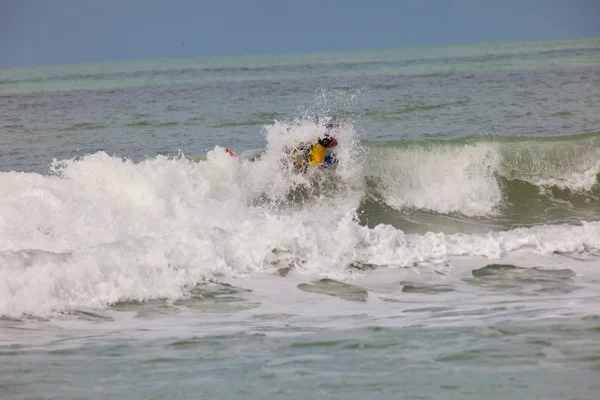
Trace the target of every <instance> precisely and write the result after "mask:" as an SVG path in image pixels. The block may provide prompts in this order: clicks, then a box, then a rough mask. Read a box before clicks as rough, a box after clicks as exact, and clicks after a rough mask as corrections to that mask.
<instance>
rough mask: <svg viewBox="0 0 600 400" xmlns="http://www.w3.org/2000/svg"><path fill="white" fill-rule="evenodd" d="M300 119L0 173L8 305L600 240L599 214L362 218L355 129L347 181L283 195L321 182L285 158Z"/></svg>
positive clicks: (348, 135)
mask: <svg viewBox="0 0 600 400" xmlns="http://www.w3.org/2000/svg"><path fill="white" fill-rule="evenodd" d="M288 127H289V125H288V126H285V125H284V124H282V125H277V124H276V125H275V126H274V127H273V128H270V129H272V130H268V132H267V135H268V137H269V146H268V148H267V151H266V153H265V156H264V157H262V158H261V159H260V160H258V161H256V162H250V161H248V160H239V159H235V158H233V157H230V156H229V155H227V154H226V153H225V151H224V149H222V148H218V147H217V148H215V149H214V150H211V151H210V152H209V153H208V154H207V158H206V160H205V161H200V162H191V161H189V160H186V159H185V158H175V159H171V158H166V157H162V156H158V157H156V158H154V159H149V160H146V161H143V162H140V163H134V162H132V161H129V160H122V159H120V158H116V157H110V156H108V155H107V154H105V153H102V152H100V153H96V154H92V155H88V156H86V157H84V158H83V159H81V160H65V161H62V162H60V163H56V165H55V170H56V171H57V172H58V173H59V175H57V176H42V175H39V174H34V173H29V174H27V173H16V172H10V173H0V209H1V210H2V214H1V215H0V315H13V316H18V315H22V314H35V315H45V314H48V313H51V312H54V311H69V310H73V309H76V308H80V307H92V308H102V307H106V306H107V305H109V304H112V303H115V302H120V301H127V300H147V299H154V298H171V299H177V298H181V297H182V296H186V295H187V291H188V289H189V288H191V287H193V286H194V285H196V284H198V283H199V282H202V281H203V280H204V279H206V278H210V277H215V276H218V277H231V278H234V279H237V278H243V277H246V276H248V275H251V274H254V273H257V272H261V271H270V270H274V269H275V268H279V267H282V266H292V267H294V271H296V273H298V274H305V275H310V276H312V275H317V276H329V277H333V278H338V279H346V278H348V277H350V276H351V272H349V268H348V267H349V266H350V265H351V264H360V263H363V264H372V265H381V266H387V267H411V268H415V270H418V269H419V268H434V269H435V268H442V267H443V266H444V265H445V264H446V263H447V261H448V259H449V257H453V256H457V255H465V256H477V257H486V258H490V259H499V258H502V257H505V256H506V255H507V254H510V253H514V252H519V251H526V252H535V253H538V254H550V253H553V252H576V253H585V254H598V252H600V223H599V222H589V223H583V224H581V225H577V226H572V225H560V226H538V227H534V228H523V229H516V230H512V231H507V232H499V233H490V234H488V235H464V234H456V235H444V234H441V233H428V234H425V235H416V234H415V235H413V234H405V233H404V232H402V231H400V230H397V229H394V228H393V227H392V226H389V225H378V226H376V227H374V228H368V227H365V226H361V225H359V224H358V222H357V219H356V218H355V210H356V209H357V208H358V206H359V203H360V199H361V196H362V195H363V192H362V190H363V189H362V187H361V182H360V169H359V168H361V167H362V166H361V165H360V163H357V164H352V163H353V161H349V159H345V158H344V155H345V154H351V153H352V152H355V151H357V150H356V149H353V147H352V143H353V140H354V139H353V137H352V132H351V131H348V132H345V133H344V132H340V133H339V139H338V140H339V142H340V152H341V155H342V157H340V158H341V161H340V166H339V167H338V170H337V171H336V172H339V173H340V175H338V177H341V178H340V179H341V180H342V184H341V186H339V187H340V188H341V189H340V190H339V191H338V192H336V193H337V194H322V195H320V196H317V197H315V198H309V199H308V200H307V201H305V202H304V203H302V204H301V205H299V206H298V205H296V206H293V205H289V204H286V203H278V202H277V201H275V200H277V199H283V198H285V196H286V193H288V192H289V190H290V189H294V188H295V187H296V186H297V185H307V187H308V188H309V189H310V188H311V185H312V183H311V180H310V178H307V177H304V176H302V175H290V174H291V173H290V171H286V170H282V169H280V168H279V167H278V166H279V164H278V163H279V157H280V152H278V151H277V149H281V148H282V147H283V146H287V145H289V144H290V143H293V142H294V141H295V140H297V138H301V139H302V140H305V138H308V137H309V133H308V131H309V128H307V127H306V125H301V126H299V127H298V128H297V130H295V129H296V128H295V127H292V129H290V130H291V131H292V135H291V136H287V135H285V134H284V133H283V132H288V129H287V128H288ZM312 128H316V126H315V127H312ZM313 133H314V132H313ZM294 135H297V136H294ZM464 151H467V152H469V151H471V150H469V149H467V150H464ZM473 151H474V150H473ZM474 152H475V153H477V152H476V151H474ZM492 161H493V157H492ZM432 162H433V161H432ZM480 162H483V161H482V159H480ZM465 165H466V166H465V168H463V169H462V170H461V171H463V172H460V173H458V174H457V175H453V174H452V173H449V175H448V174H447V175H446V176H465V179H481V180H483V181H485V182H487V175H479V174H478V173H476V174H474V177H473V176H471V177H470V178H469V177H468V176H467V175H468V174H467V173H466V172H464V171H468V168H467V166H468V165H467V164H465ZM429 168H432V167H429ZM426 169H427V168H426ZM357 171H358V172H357ZM432 171H433V168H432ZM432 173H433V172H432ZM286 174H287V175H286ZM357 175H358V178H357ZM490 191H491V192H493V188H492V189H490ZM484 197H485V196H484ZM265 198H266V200H265ZM455 198H460V197H455ZM487 198H488V199H492V197H491V196H488V197H487ZM491 203H492V202H491V200H490V204H491Z"/></svg>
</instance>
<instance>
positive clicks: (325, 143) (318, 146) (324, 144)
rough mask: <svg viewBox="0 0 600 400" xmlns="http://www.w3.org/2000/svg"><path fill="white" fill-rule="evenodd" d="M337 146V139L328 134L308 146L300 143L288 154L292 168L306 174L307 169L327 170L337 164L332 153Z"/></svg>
mask: <svg viewBox="0 0 600 400" xmlns="http://www.w3.org/2000/svg"><path fill="white" fill-rule="evenodd" d="M337 144H338V142H337V139H336V138H335V137H333V136H331V135H329V133H326V134H325V135H324V136H323V137H320V138H318V139H317V140H316V141H315V142H314V143H312V144H310V145H308V144H306V143H300V144H299V145H298V146H297V147H295V148H293V149H292V151H291V152H290V155H291V156H292V161H293V164H294V167H295V168H296V170H298V171H302V172H306V170H307V169H308V167H321V168H329V167H331V166H333V165H335V164H337V162H338V160H337V158H336V156H335V154H334V153H333V149H334V148H335V147H336V146H337Z"/></svg>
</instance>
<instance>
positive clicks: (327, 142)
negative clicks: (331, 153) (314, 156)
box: [319, 136, 337, 148]
mask: <svg viewBox="0 0 600 400" xmlns="http://www.w3.org/2000/svg"><path fill="white" fill-rule="evenodd" d="M319 144H320V145H321V146H323V147H327V148H331V147H335V146H337V140H336V139H335V138H334V137H333V136H325V137H323V138H319Z"/></svg>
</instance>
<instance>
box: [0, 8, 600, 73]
mask: <svg viewBox="0 0 600 400" xmlns="http://www.w3.org/2000/svg"><path fill="white" fill-rule="evenodd" d="M599 21H600V0H395V1H394V0H363V1H355V0H345V1H344V0H296V1H290V0H255V1H252V0H247V1H243V0H196V1H194V0H170V1H166V0H163V1H159V0H102V1H98V0H97V1H93V0H0V67H8V66H22V65H45V64H71V63H81V62H96V61H114V60H138V59H152V58H186V57H206V56H222V55H246V54H264V53H290V52H306V51H323V50H351V49H367V48H394V47H404V46H417V45H430V44H457V43H472V42H488V41H509V40H531V39H558V38H573V37H583V36H600V22H599Z"/></svg>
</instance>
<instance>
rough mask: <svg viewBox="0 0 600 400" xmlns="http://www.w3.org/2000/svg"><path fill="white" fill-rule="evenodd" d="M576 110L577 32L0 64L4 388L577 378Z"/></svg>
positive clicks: (301, 390) (310, 391) (590, 128)
mask: <svg viewBox="0 0 600 400" xmlns="http://www.w3.org/2000/svg"><path fill="white" fill-rule="evenodd" d="M598 110H600V39H598V38H589V39H578V40H566V41H542V42H515V43H492V44H475V45H465V46H452V47H422V48H405V49H390V50H365V51H355V52H332V53H312V54H293V55H265V56H248V57H232V58H208V59H188V60H156V61H145V62H124V63H100V64H86V65H66V66H48V67H36V68H8V69H1V70H0V149H1V151H0V398H2V399H34V398H35V399H106V398H110V399H132V398H135V399H203V398H219V399H221V398H223V399H225V398H250V399H266V398H286V399H287V398H289V399H305V398H328V399H333V398H337V399H352V398H353V399H370V398H382V399H390V398H402V399H465V398H472V399H480V398H488V399H506V398H513V399H517V398H518V399H561V400H562V399H597V398H598V397H599V396H600V178H599V173H600V117H599V116H598V115H599V114H598ZM327 122H336V123H340V122H341V123H342V124H343V125H341V126H340V127H338V128H334V129H333V130H332V131H331V132H329V133H330V134H332V135H334V136H335V137H336V138H337V140H338V142H339V145H338V147H337V148H336V149H335V151H336V155H337V158H338V159H339V163H338V165H337V166H336V167H335V168H334V169H328V170H320V169H313V170H310V171H308V172H307V173H305V174H303V173H298V172H297V171H294V169H293V168H290V166H289V163H286V160H285V154H286V151H289V149H290V148H293V147H294V146H296V145H298V144H299V143H301V142H307V141H311V140H315V139H316V138H317V137H318V136H319V135H323V134H325V133H327V132H326V128H325V126H324V125H325V123H327ZM226 148H229V149H231V150H233V151H235V152H236V153H237V154H238V157H231V156H230V155H229V154H227V153H226V152H225V149H226Z"/></svg>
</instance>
